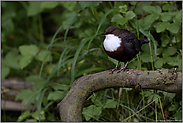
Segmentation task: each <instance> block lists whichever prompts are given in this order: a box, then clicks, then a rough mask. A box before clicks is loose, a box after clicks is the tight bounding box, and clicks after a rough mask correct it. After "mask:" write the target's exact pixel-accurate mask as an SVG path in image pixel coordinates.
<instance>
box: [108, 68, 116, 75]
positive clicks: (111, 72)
mask: <svg viewBox="0 0 183 123" xmlns="http://www.w3.org/2000/svg"><path fill="white" fill-rule="evenodd" d="M116 70H118V68H114V69H112V70H111V73H110V74H113V72H114V71H116Z"/></svg>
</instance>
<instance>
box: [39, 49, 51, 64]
mask: <svg viewBox="0 0 183 123" xmlns="http://www.w3.org/2000/svg"><path fill="white" fill-rule="evenodd" d="M36 59H37V60H39V61H42V62H51V61H52V56H51V52H50V51H48V50H44V51H41V52H39V54H38V55H37V56H36Z"/></svg>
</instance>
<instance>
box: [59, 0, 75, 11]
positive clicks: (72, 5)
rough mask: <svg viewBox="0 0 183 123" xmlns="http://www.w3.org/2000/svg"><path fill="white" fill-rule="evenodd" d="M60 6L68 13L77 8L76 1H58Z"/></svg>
mask: <svg viewBox="0 0 183 123" xmlns="http://www.w3.org/2000/svg"><path fill="white" fill-rule="evenodd" d="M60 3H61V4H62V6H63V7H64V8H65V9H68V10H69V11H73V10H74V8H75V7H76V6H77V1H60Z"/></svg>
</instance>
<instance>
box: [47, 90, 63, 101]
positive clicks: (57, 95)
mask: <svg viewBox="0 0 183 123" xmlns="http://www.w3.org/2000/svg"><path fill="white" fill-rule="evenodd" d="M64 96H65V94H64V92H63V91H54V92H50V93H49V95H48V98H47V99H48V100H60V99H63V98H64Z"/></svg>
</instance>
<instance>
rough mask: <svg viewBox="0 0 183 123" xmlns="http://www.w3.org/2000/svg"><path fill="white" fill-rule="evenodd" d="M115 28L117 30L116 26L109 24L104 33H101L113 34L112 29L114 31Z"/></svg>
mask: <svg viewBox="0 0 183 123" xmlns="http://www.w3.org/2000/svg"><path fill="white" fill-rule="evenodd" d="M115 30H118V28H117V27H115V26H110V27H108V28H107V29H106V30H105V32H104V33H102V35H107V34H114V31H115Z"/></svg>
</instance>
